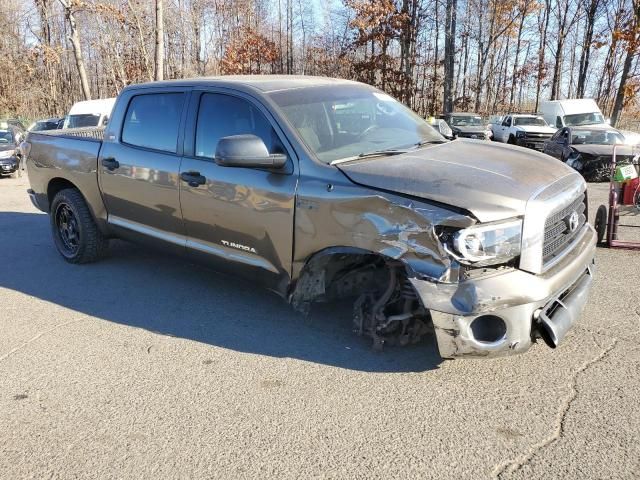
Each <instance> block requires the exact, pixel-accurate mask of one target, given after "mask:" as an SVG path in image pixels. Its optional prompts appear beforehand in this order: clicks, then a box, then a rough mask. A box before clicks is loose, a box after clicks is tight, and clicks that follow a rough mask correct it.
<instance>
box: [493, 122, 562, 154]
mask: <svg viewBox="0 0 640 480" xmlns="http://www.w3.org/2000/svg"><path fill="white" fill-rule="evenodd" d="M490 126H491V132H492V138H493V140H494V141H497V142H503V143H510V144H512V145H519V146H521V147H527V148H533V149H535V150H542V148H543V147H544V142H545V141H547V140H549V139H550V138H551V136H552V135H553V134H554V133H555V132H556V129H555V128H552V127H550V126H549V125H547V122H545V121H544V118H542V117H541V116H540V115H531V114H509V115H505V117H504V118H503V120H502V122H500V123H492V124H490Z"/></svg>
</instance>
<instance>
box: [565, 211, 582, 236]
mask: <svg viewBox="0 0 640 480" xmlns="http://www.w3.org/2000/svg"><path fill="white" fill-rule="evenodd" d="M565 223H566V224H567V227H568V228H569V231H570V232H571V233H573V232H575V231H576V229H577V228H578V224H579V223H580V215H578V212H572V213H571V215H569V216H568V217H567V218H566V219H565Z"/></svg>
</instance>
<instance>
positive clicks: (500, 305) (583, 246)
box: [411, 224, 596, 358]
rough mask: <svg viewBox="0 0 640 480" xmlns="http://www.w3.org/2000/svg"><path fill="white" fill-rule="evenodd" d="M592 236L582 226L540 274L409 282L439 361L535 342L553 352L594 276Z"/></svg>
mask: <svg viewBox="0 0 640 480" xmlns="http://www.w3.org/2000/svg"><path fill="white" fill-rule="evenodd" d="M595 248H596V234H595V231H594V230H593V227H591V225H589V224H584V225H583V226H582V228H581V230H580V231H579V232H578V233H577V235H576V236H575V240H574V241H573V245H572V248H571V250H570V251H568V252H567V253H565V255H564V256H563V257H562V258H561V259H560V260H559V261H557V262H555V263H554V265H553V266H552V267H550V268H548V269H547V270H545V271H544V272H543V273H540V274H536V273H531V272H529V271H525V270H523V269H519V268H515V267H505V268H499V269H496V270H495V271H494V272H493V273H489V274H487V275H481V276H478V277H476V278H467V279H465V280H463V281H460V282H458V283H438V282H433V281H432V280H430V279H420V278H412V279H411V283H412V284H413V286H414V288H415V290H416V291H417V292H418V295H419V297H420V300H421V301H422V303H423V305H424V306H425V308H427V309H429V311H430V313H431V319H432V322H433V326H434V329H435V334H436V339H437V343H438V349H439V351H440V355H441V356H442V357H443V358H455V357H467V356H471V357H490V356H502V355H509V354H513V353H521V352H523V351H525V350H527V349H528V348H529V347H530V346H531V344H532V342H533V341H535V339H536V338H539V337H541V338H543V339H544V340H545V341H546V342H547V344H548V345H549V346H551V347H556V346H557V345H558V344H559V343H560V342H561V341H562V339H563V338H564V336H565V335H566V333H567V332H568V331H569V329H570V328H571V326H572V325H573V323H574V322H575V321H576V320H577V319H578V318H579V317H580V315H581V314H582V311H583V309H584V307H585V304H586V301H587V298H588V295H589V291H590V289H591V285H592V280H593V274H594V273H595V264H594V257H595Z"/></svg>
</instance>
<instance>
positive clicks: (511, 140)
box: [507, 135, 516, 145]
mask: <svg viewBox="0 0 640 480" xmlns="http://www.w3.org/2000/svg"><path fill="white" fill-rule="evenodd" d="M507 143H508V144H509V145H515V144H516V139H515V138H514V137H513V135H509V140H507Z"/></svg>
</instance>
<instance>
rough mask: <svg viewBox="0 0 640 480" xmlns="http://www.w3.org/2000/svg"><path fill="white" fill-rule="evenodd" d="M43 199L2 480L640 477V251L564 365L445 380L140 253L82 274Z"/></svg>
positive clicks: (480, 371) (556, 355) (33, 221)
mask: <svg viewBox="0 0 640 480" xmlns="http://www.w3.org/2000/svg"><path fill="white" fill-rule="evenodd" d="M26 188H27V181H26V179H24V178H23V179H11V178H2V179H0V245H1V248H2V252H3V254H4V255H3V259H2V263H1V264H0V265H1V266H0V305H2V308H1V309H0V332H1V333H0V478H6V479H17V478H154V479H155V478H203V477H208V478H264V477H274V478H311V477H326V478H347V477H349V478H351V477H353V478H437V479H448V478H452V479H453V478H455V479H458V478H474V479H476V478H492V477H494V478H495V477H500V478H522V479H530V478H545V479H548V478H629V479H632V478H638V477H639V476H640V441H639V440H640V438H639V437H640V435H639V433H638V432H639V431H640V408H638V404H639V401H640V398H639V397H640V388H639V386H640V379H639V372H640V349H639V341H640V301H639V295H638V290H639V286H640V274H639V271H638V268H639V265H640V252H629V251H621V250H608V249H599V251H598V258H597V262H598V267H599V272H598V275H597V278H596V281H595V286H594V290H593V294H592V296H591V298H590V301H589V304H588V306H587V309H586V312H585V314H584V316H583V317H582V318H581V319H580V321H579V322H578V324H577V325H576V326H575V327H574V328H573V330H572V331H571V332H570V334H569V335H568V337H567V338H566V339H565V341H564V343H563V344H562V345H561V346H560V347H559V348H558V349H556V350H551V349H549V348H548V347H546V346H545V345H544V344H537V345H535V346H534V347H533V348H532V349H531V350H530V351H529V352H528V353H527V354H525V355H522V356H518V357H513V358H503V359H495V360H455V361H446V362H442V361H441V360H440V359H439V357H438V355H437V352H436V350H435V345H434V344H433V342H427V343H426V344H423V345H419V346H414V347H409V348H405V349H393V348H389V349H387V350H385V351H384V352H382V353H376V352H374V351H373V350H372V349H371V348H370V344H369V342H367V341H365V340H363V339H361V338H358V337H356V336H354V335H353V334H352V333H351V331H350V325H349V324H350V311H349V306H348V305H337V306H325V307H322V308H316V309H315V310H314V312H313V314H312V316H311V319H310V320H307V321H305V320H302V319H301V318H300V317H298V316H297V315H296V314H295V313H294V312H292V310H291V309H290V308H289V306H288V305H286V304H285V302H283V301H282V300H280V299H279V298H278V297H276V296H274V295H272V294H270V293H269V292H266V291H262V290H257V289H255V288H254V287H253V286H252V285H250V284H245V283H242V282H240V281H237V280H235V279H231V278H228V277H223V276H220V275H217V274H215V273H212V272H210V271H208V270H206V269H203V268H200V267H197V266H194V265H191V264H187V263H183V262H182V261H181V260H180V259H176V258H171V257H167V256H165V255H162V254H157V253H154V252H152V251H147V250H145V249H142V248H140V247H136V246H133V245H129V244H125V243H120V242H114V245H113V248H112V254H111V256H110V257H109V258H108V259H107V260H105V261H103V262H101V263H98V264H93V265H87V266H73V265H69V264H66V263H64V262H63V261H62V259H61V258H60V257H59V255H58V254H57V253H56V252H55V250H54V247H53V244H52V241H51V238H50V234H49V227H48V217H47V216H46V215H43V214H41V213H39V212H37V211H36V210H35V209H34V208H33V207H32V206H31V204H30V203H29V200H28V198H27V196H26V194H25V189H26ZM606 193H607V189H606V186H604V185H596V186H590V198H591V203H592V208H591V213H592V215H593V214H594V213H595V206H596V205H597V204H599V203H605V199H606Z"/></svg>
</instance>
